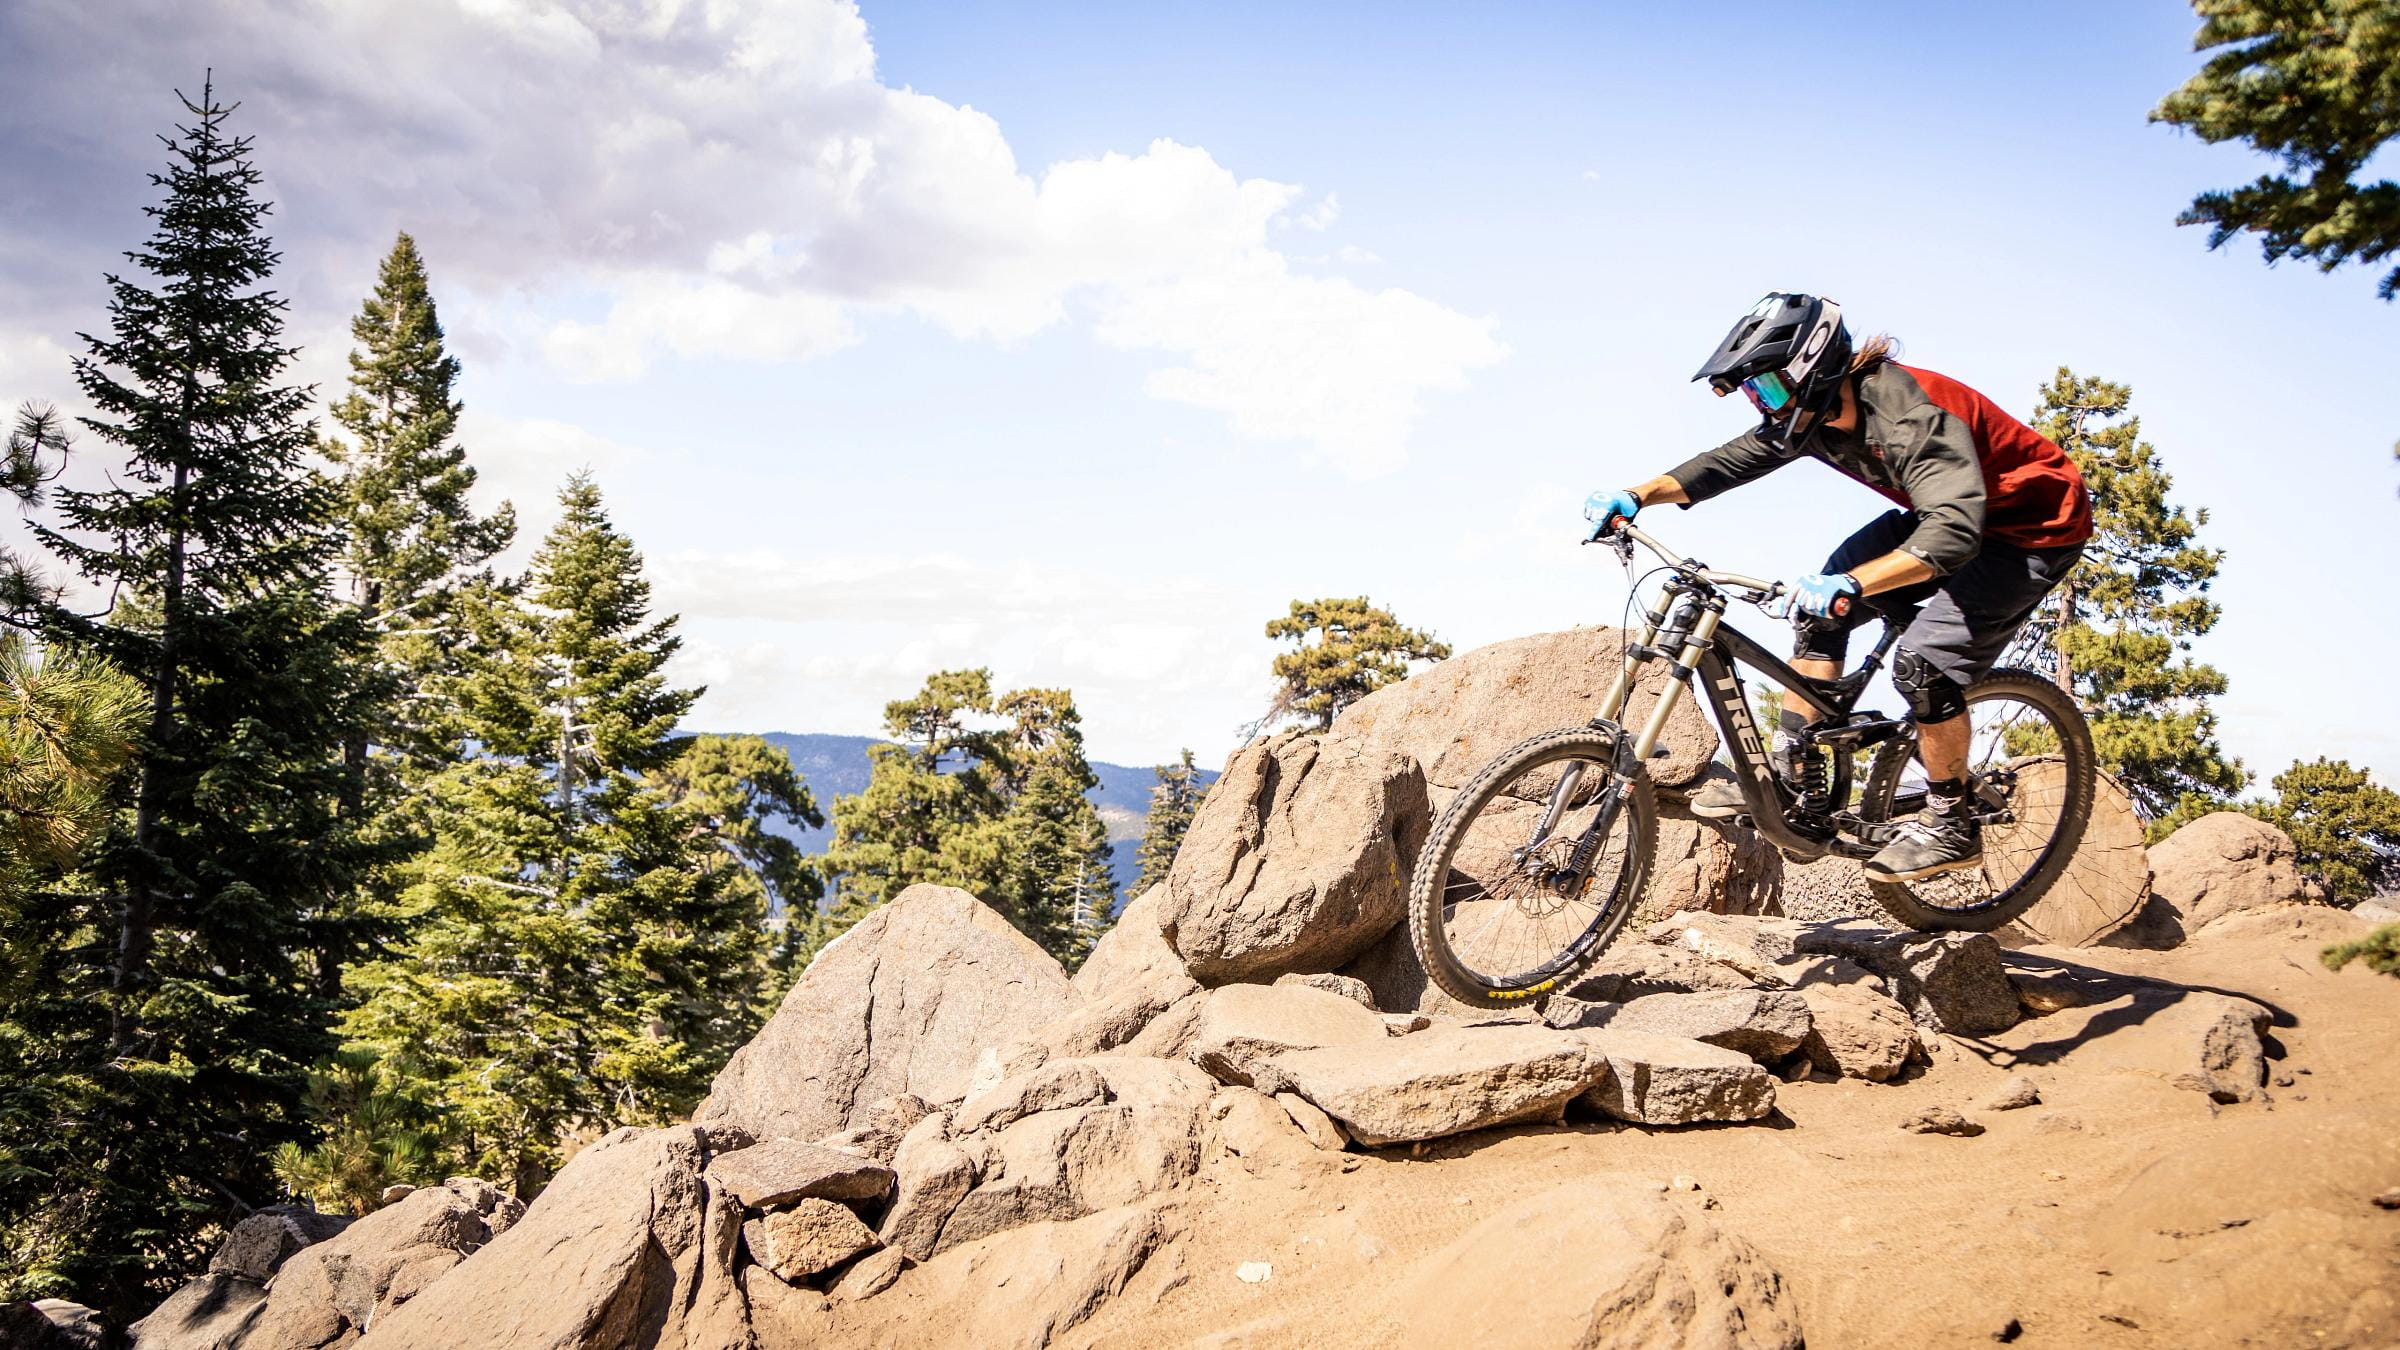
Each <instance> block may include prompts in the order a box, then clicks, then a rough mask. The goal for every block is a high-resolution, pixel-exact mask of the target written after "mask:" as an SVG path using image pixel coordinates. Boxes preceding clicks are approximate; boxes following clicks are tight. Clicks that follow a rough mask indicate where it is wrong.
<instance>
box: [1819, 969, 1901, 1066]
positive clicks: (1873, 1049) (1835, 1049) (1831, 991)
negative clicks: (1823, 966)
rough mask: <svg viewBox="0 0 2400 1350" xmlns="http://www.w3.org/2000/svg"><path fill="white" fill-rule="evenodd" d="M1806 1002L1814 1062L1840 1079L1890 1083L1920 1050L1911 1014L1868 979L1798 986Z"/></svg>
mask: <svg viewBox="0 0 2400 1350" xmlns="http://www.w3.org/2000/svg"><path fill="white" fill-rule="evenodd" d="M1798 992H1799V994H1800V997H1801V998H1802V999H1804V1000H1805V1001H1806V1002H1807V1003H1808V1018H1809V1030H1808V1039H1807V1040H1806V1041H1803V1042H1802V1043H1801V1048H1802V1049H1803V1050H1806V1051H1807V1052H1808V1060H1809V1064H1810V1066H1811V1067H1813V1068H1815V1069H1816V1070H1818V1071H1819V1072H1821V1073H1829V1074H1833V1075H1836V1076H1838V1077H1842V1078H1863V1079H1865V1080H1867V1081H1868V1082H1870V1083H1884V1082H1889V1081H1891V1080H1892V1079H1893V1078H1896V1077H1898V1076H1899V1074H1900V1071H1901V1070H1902V1069H1905V1068H1907V1067H1908V1061H1909V1060H1910V1059H1911V1058H1913V1057H1914V1056H1915V1055H1916V1053H1917V1028H1916V1024H1915V1023H1914V1022H1912V1021H1911V1020H1909V1016H1908V1013H1907V1011H1906V1010H1905V1009H1903V1008H1902V1007H1901V1006H1900V1005H1899V1004H1897V1003H1894V1002H1892V1000H1891V998H1890V997H1889V996H1887V995H1885V994H1884V993H1883V992H1882V991H1881V990H1879V989H1876V988H1873V987H1872V986H1870V985H1868V984H1866V983H1865V982H1863V981H1861V982H1856V983H1834V982H1821V983H1809V984H1803V985H1802V986H1800V988H1799V991H1798Z"/></svg>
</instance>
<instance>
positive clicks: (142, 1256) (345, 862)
mask: <svg viewBox="0 0 2400 1350" xmlns="http://www.w3.org/2000/svg"><path fill="white" fill-rule="evenodd" d="M184 106H185V107H186V109H187V110H188V111H189V113H190V114H191V116H192V118H193V125H191V126H188V127H184V128H182V129H181V130H180V131H179V134H178V135H177V136H176V137H174V138H171V139H169V140H168V142H167V145H168V148H169V151H170V155H171V164H170V167H169V169H168V171H167V172H166V173H165V174H163V175H158V176H156V177H154V179H153V181H154V182H155V183H156V184H157V185H158V186H160V187H162V188H163V189H164V190H165V199H164V201H163V202H162V203H161V204H160V205H158V206H156V207H153V208H151V209H150V212H149V214H150V215H151V217H152V218H153V220H154V222H155V229H154V231H153V233H152V235H151V237H150V239H149V241H148V243H147V245H146V246H145V247H144V248H143V249H142V250H140V251H137V252H134V253H131V254H129V255H128V257H129V258H130V259H131V260H132V261H133V262H134V263H135V264H136V266H137V267H138V268H139V269H140V270H141V272H144V273H147V274H148V276H149V278H151V279H152V280H151V281H148V282H145V281H143V280H140V279H131V278H125V277H118V276H111V277H109V278H108V284H109V288H110V291H111V304H110V320H111V324H110V334H109V336H107V337H105V338H86V339H85V341H86V347H87V350H86V354H85V355H84V356H83V357H81V358H79V359H78V360H77V361H76V363H75V374H76V378H77V381H78V383H79V384H80V385H81V387H82V390H83V393H84V396H85V397H86V399H87V400H88V401H89V402H90V404H91V405H92V407H93V408H94V409H95V410H96V411H97V416H95V417H93V418H91V419H87V420H86V421H85V423H84V425H85V426H86V427H87V428H88V429H89V430H90V431H91V432H92V433H93V434H95V435H97V436H98V437H99V438H101V439H102V440H103V441H105V442H107V443H108V444H110V445H112V446H115V447H117V448H119V449H121V450H122V451H123V453H124V455H125V462H124V463H123V465H122V466H121V467H118V468H116V469H115V470H113V471H112V473H111V475H110V486H108V487H107V488H105V489H101V490H93V491H77V492H62V493H61V494H59V506H60V513H61V517H62V520H63V528H62V529H59V530H49V529H43V530H40V531H38V532H37V533H38V534H39V537H40V538H41V539H42V540H43V542H44V543H45V544H46V545H48V546H49V547H50V548H51V549H52V550H53V551H54V552H56V553H57V554H58V555H59V556H61V557H62V558H64V559H65V560H66V561H67V562H68V563H70V564H71V565H73V566H74V567H76V568H77V569H78V570H79V571H80V572H81V573H82V574H83V575H84V576H85V577H86V578H88V579H89V580H91V581H92V582H94V583H96V584H97V585H98V587H99V588H100V589H101V590H102V591H103V592H104V593H106V594H109V595H111V596H113V597H114V598H115V600H116V604H115V606H114V608H113V609H112V611H111V612H110V614H109V615H108V616H107V617H106V618H105V619H104V620H94V619H90V618H86V617H83V616H79V615H75V614H71V613H67V612H64V611H62V610H53V611H52V612H51V614H50V616H49V624H50V626H51V630H52V635H53V641H54V642H55V643H57V644H58V645H59V646H61V647H63V648H64V649H66V650H68V651H71V652H74V653H76V654H78V655H82V656H98V657H102V658H105V659H107V660H108V661H109V662H110V663H111V664H113V665H114V666H116V667H117V668H118V669H120V670H123V671H124V672H126V673H127V674H128V675H130V676H131V677H133V678H134V679H136V680H138V681H139V682H140V683H141V685H142V686H143V693H144V694H145V696H146V702H147V705H148V706H147V709H146V712H145V715H144V717H143V719H142V720H143V727H142V731H141V735H140V741H139V750H138V758H137V760H136V762H135V764H134V768H133V772H132V774H131V781H130V783H129V784H128V790H127V793H126V797H127V801H126V809H125V810H124V811H123V812H122V813H121V814H120V815H119V816H118V817H117V819H116V820H115V821H114V822H113V823H112V825H111V828H110V829H109V830H108V832H107V834H106V835H105V836H104V837H103V838H102V839H100V840H99V841H97V842H96V843H95V844H94V845H93V847H92V849H91V850H90V851H89V852H88V853H87V854H86V858H87V860H88V861H87V865H86V866H85V867H84V869H83V870H82V871H81V872H79V873H78V874H77V875H75V876H73V877H70V878H68V879H67V880H66V881H65V882H64V883H62V885H61V886H60V887H59V888H58V891H57V892H56V893H54V894H52V895H50V896H46V897H43V898H42V902H41V905H40V907H39V910H38V913H36V914H34V915H32V916H30V917H31V918H32V919H33V923H32V925H31V926H32V927H33V928H34V929H36V930H37V931H35V932H33V933H31V934H29V940H30V944H31V946H32V948H33V950H34V952H35V953H36V969H35V970H34V972H33V978H32V979H31V980H30V981H29V982H28V984H27V986H26V989H25V992H23V993H22V994H21V995H20V996H18V997H16V998H14V999H13V1000H12V1002H10V1003H9V1005H8V1006H6V1007H4V1008H0V1061H5V1062H0V1135H4V1136H5V1144H4V1146H5V1147H6V1149H7V1150H8V1153H9V1156H10V1163H11V1166H9V1167H7V1168H4V1169H0V1242H4V1243H5V1245H6V1248H7V1250H8V1252H9V1259H8V1260H7V1261H6V1262H5V1263H0V1264H4V1265H5V1267H6V1268H7V1269H8V1270H10V1271H12V1272H15V1275H14V1278H13V1279H11V1280H8V1281H6V1282H5V1283H6V1285H7V1287H6V1288H0V1298H4V1297H9V1296H12V1295H21V1294H27V1293H41V1292H50V1293H63V1292H66V1291H69V1290H72V1291H73V1292H74V1294H75V1296H76V1297H78V1298H80V1299H82V1300H84V1301H86V1302H89V1303H92V1304H94V1305H96V1306H98V1307H101V1308H102V1309H104V1310H106V1311H108V1312H111V1313H113V1314H120V1315H122V1314H125V1313H129V1312H132V1311H135V1310H137V1309H139V1308H141V1307H143V1306H146V1305H147V1304H148V1303H150V1302H153V1301H155V1295H156V1294H157V1292H158V1291H159V1290H161V1289H162V1288H163V1287H164V1282H165V1280H166V1279H168V1278H169V1277H170V1276H172V1275H175V1274H180V1273H181V1272H183V1271H186V1270H188V1269H190V1268H191V1267H192V1266H193V1265H195V1264H196V1263H197V1260H198V1258H199V1257H200V1256H201V1255H202V1253H203V1247H202V1243H203V1240H204V1235H205V1234H207V1233H208V1232H210V1231H212V1230H213V1229H215V1228H216V1227H219V1226H221V1225H223V1224H225V1223H228V1222H230V1221H231V1220H232V1219H233V1218H235V1217H236V1216H238V1215H240V1214H241V1213H243V1212H244V1210H245V1208H246V1207H247V1206H251V1205H256V1204H263V1203H265V1202H266V1201H267V1200H268V1199H270V1198H271V1197H272V1196H273V1194H274V1193H275V1189H276V1186H275V1178H274V1175H273V1171H272V1168H271V1165H270V1158H271V1155H272V1154H273V1152H274V1151H275V1149H276V1147H277V1146H278V1145H280V1144H282V1143H284V1142H286V1141H287V1140H291V1139H294V1138H297V1137H298V1136H299V1135H300V1134H301V1133H302V1132H303V1131H304V1129H305V1125H304V1123H303V1112H302V1106H303V1102H302V1098H303V1093H304V1090H305V1087H306V1067H307V1066H308V1065H310V1064H312V1063H315V1062H317V1061H318V1060H319V1059H320V1058H321V1057H322V1056H323V1055H324V1054H325V1053H326V1052H327V1051H328V1050H329V1049H330V1045H329V1040H328V1036H327V1034H326V1018H327V1009H326V1008H325V1007H324V1006H322V1004H321V1003H320V1002H319V1001H318V1000H317V999H316V998H314V997H313V996H312V982H311V981H310V979H309V978H308V972H307V970H306V969H305V964H306V963H305V962H304V961H303V960H301V959H299V956H300V954H301V953H306V952H309V951H313V950H315V949H316V948H317V946H318V942H317V938H316V933H315V929H316V928H317V926H318V925H319V924H320V922H321V921H322V920H323V918H324V916H325V915H326V914H327V913H328V911H329V910H330V908H331V907H332V906H333V905H335V904H336V903H338V902H339V901H340V899H341V898H342V897H345V896H347V895H349V894H350V893H351V892H352V891H353V890H354V889H355V887H356V885H357V879H358V872H359V868H360V866H361V865H362V862H363V858H362V854H361V850H360V848H359V846H358V843H357V839H356V836H355V835H354V833H353V832H352V828H351V822H350V821H349V820H348V819H347V818H346V817H345V816H344V815H343V813H342V812H341V811H340V810H339V801H340V798H341V794H342V786H343V774H342V771H341V766H340V747H341V746H342V744H343V743H344V741H345V739H346V738H347V737H348V735H349V734H350V731H351V729H352V727H354V726H355V725H356V724H357V722H358V720H359V718H360V717H361V716H362V715H363V712H362V700H363V699H364V697H365V691H366V688H367V680H366V678H365V668H366V662H365V660H364V657H365V653H366V643H365V634H364V631H363V629H361V628H360V627H359V625H357V624H356V623H355V621H354V619H353V618H352V616H350V615H349V614H348V613H347V612H346V611H345V610H343V609H342V608H341V607H339V606H337V605H335V604H334V602H333V598H332V595H331V587H330V581H329V578H328V571H327V569H328V561H329V555H330V552H331V547H332V541H331V538H330V534H329V531H328V522H329V519H330V517H331V514H332V503H333V494H332V492H331V489H330V487H329V485H328V484H327V483H326V482H325V481H324V480H323V478H322V477H320V476H319V475H317V474H315V473H314V472H312V471H311V470H310V469H309V468H308V467H307V465H306V463H305V460H304V456H305V454H306V452H307V450H308V447H309V445H310V443H311V439H312V432H311V430H310V428H309V426H308V424H307V422H306V421H305V419H304V413H305V410H306V407H307V404H308V401H309V391H308V390H306V389H305V388H300V387H295V386H291V385H285V384H281V383H279V382H278V381H279V379H280V378H281V376H282V375H283V372H284V370H285V368H286V366H287V364H288V363H289V361H290V359H291V356H292V350H291V349H290V348H289V347H287V346H285V345H284V344H283V342H282V340H281V328H282V310H283V302H282V301H281V300H280V299H278V298H277V297H276V296H275V295H274V293H273V292H271V291H269V290H266V289H264V288H263V285H262V283H263V282H264V281H265V280H266V278H267V277H268V275H269V273H270V272H271V271H272V270H273V268H274V265H275V262H276V255H275V253H274V250H273V248H272V246H271V245H270V243H269V241H268V239H267V236H266V234H265V233H264V230H263V228H262V226H263V222H264V218H265V216H266V215H267V213H268V206H267V204H266V203H264V202H262V201H260V200H258V198H257V196H256V190H257V187H258V183H259V174H258V171H257V170H256V169H255V168H254V167H253V166H252V164H251V162H250V159H249V143H248V141H247V140H246V139H241V138H234V137H231V136H229V135H228V134H227V130H226V125H225V123H226V118H227V115H228V113H229V111H230V110H229V109H228V108H226V107H224V106H222V105H219V104H218V103H216V102H215V99H214V95H213V91H211V90H207V89H204V90H203V93H202V96H201V98H200V100H199V101H198V102H196V103H194V102H191V101H189V100H186V101H185V105H184Z"/></svg>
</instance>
